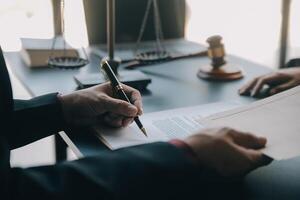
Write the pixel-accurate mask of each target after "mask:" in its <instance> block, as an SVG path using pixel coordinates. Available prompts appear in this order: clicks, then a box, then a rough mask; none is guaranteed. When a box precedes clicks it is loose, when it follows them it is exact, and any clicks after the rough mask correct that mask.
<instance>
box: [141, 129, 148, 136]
mask: <svg viewBox="0 0 300 200" xmlns="http://www.w3.org/2000/svg"><path fill="white" fill-rule="evenodd" d="M141 131H142V132H143V133H144V135H145V136H146V137H148V135H147V132H146V129H145V128H144V127H143V128H141Z"/></svg>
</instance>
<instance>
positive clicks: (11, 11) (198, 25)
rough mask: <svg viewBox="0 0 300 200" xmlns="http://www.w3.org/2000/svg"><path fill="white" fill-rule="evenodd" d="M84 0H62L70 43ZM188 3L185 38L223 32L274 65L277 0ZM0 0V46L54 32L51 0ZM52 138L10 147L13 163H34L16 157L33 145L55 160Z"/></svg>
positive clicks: (232, 43) (46, 160)
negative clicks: (19, 148)
mask: <svg viewBox="0 0 300 200" xmlns="http://www.w3.org/2000/svg"><path fill="white" fill-rule="evenodd" d="M82 1H84V0H65V8H66V9H65V23H66V39H67V41H68V42H69V43H70V44H71V45H72V46H74V47H81V46H87V45H88V38H87V37H88V36H87V32H86V24H85V15H84V12H83V2H82ZM187 3H188V8H187V9H188V25H187V27H186V38H187V39H189V40H192V41H196V42H199V43H202V44H205V40H206V38H207V37H209V36H211V35H215V34H219V35H221V36H223V38H224V44H225V46H226V51H227V52H228V53H230V54H235V55H238V56H240V57H243V58H246V59H249V60H251V61H254V62H257V63H259V64H263V65H265V66H268V67H270V68H276V67H278V66H277V63H278V57H277V53H278V47H279V34H280V23H281V4H282V1H281V0H244V1H241V0H226V1H224V0H187ZM0 5H1V6H0V26H1V27H3V28H1V31H0V45H1V47H2V48H3V50H4V51H15V50H20V49H21V42H20V38H21V37H28V38H51V37H53V35H54V29H53V26H52V25H51V24H53V14H52V4H51V1H50V0H0ZM299 8H300V1H292V5H291V15H290V16H291V19H290V20H291V21H290V22H291V23H290V37H289V50H290V51H289V56H288V58H290V57H295V56H298V57H299V56H300V54H298V55H297V50H298V49H300V11H299ZM298 52H300V51H298ZM14 82H15V85H14V86H13V87H14V93H15V94H14V95H15V97H19V98H28V97H29V95H28V94H26V92H25V90H24V88H22V86H21V84H18V83H17V82H16V81H14ZM52 143H53V138H52V137H49V138H46V139H44V140H41V141H38V142H36V143H34V144H32V145H31V146H30V148H28V147H23V148H22V149H21V150H15V151H13V152H12V163H13V165H15V166H30V165H32V163H31V162H30V160H28V161H26V159H24V158H23V159H18V158H19V157H23V155H29V154H26V151H31V153H30V154H31V155H32V157H31V159H34V160H35V161H36V162H35V163H34V164H35V165H38V164H50V163H54V155H51V156H49V153H47V152H49V149H52V148H53V145H52ZM35 151H39V152H38V153H35ZM53 151H54V150H53ZM27 153H28V152H27ZM45 155H47V156H45ZM71 157H72V155H71Z"/></svg>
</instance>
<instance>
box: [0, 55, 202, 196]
mask: <svg viewBox="0 0 300 200" xmlns="http://www.w3.org/2000/svg"><path fill="white" fill-rule="evenodd" d="M0 54H1V55H0V80H1V81H0V109H1V110H0V111H1V112H0V117H1V118H0V119H1V125H0V198H1V199H26V200H27V199H28V200H30V199H43V200H47V199H89V200H92V199H97V200H101V199H182V196H184V197H188V196H190V195H192V194H195V193H198V190H199V187H200V185H201V179H200V178H199V177H201V170H199V167H198V166H196V165H195V163H194V162H193V161H192V160H191V159H189V158H188V157H187V156H186V155H185V152H183V151H182V150H180V149H178V148H176V147H175V146H173V145H171V144H168V143H162V142H160V143H153V144H148V145H142V146H136V147H131V148H125V149H122V150H118V151H109V152H102V153H99V155H98V156H94V157H86V158H84V159H80V160H77V161H73V162H63V163H60V164H57V165H53V166H40V167H33V168H27V169H22V168H12V167H11V166H10V164H9V152H10V150H12V149H14V148H17V147H20V146H23V145H25V144H28V143H30V142H33V141H35V140H38V139H41V138H43V137H46V136H49V135H51V134H55V133H56V132H58V131H60V130H63V129H64V127H65V124H64V121H63V118H62V111H61V107H60V104H59V102H58V100H57V97H56V94H49V95H45V96H41V97H37V98H34V99H32V100H26V101H24V100H15V101H14V100H13V98H12V90H11V85H10V81H9V76H8V73H7V69H6V65H5V61H4V58H3V55H2V52H0ZM195 188H196V190H194V189H195Z"/></svg>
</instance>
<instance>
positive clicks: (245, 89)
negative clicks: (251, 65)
mask: <svg viewBox="0 0 300 200" xmlns="http://www.w3.org/2000/svg"><path fill="white" fill-rule="evenodd" d="M258 79H259V78H255V79H253V80H251V81H249V82H248V83H246V84H245V85H244V86H243V87H241V88H240V89H239V94H240V95H249V94H250V92H251V91H252V89H253V87H254V86H255V85H256V83H257V81H258Z"/></svg>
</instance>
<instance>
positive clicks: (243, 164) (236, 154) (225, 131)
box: [185, 128, 270, 177]
mask: <svg viewBox="0 0 300 200" xmlns="http://www.w3.org/2000/svg"><path fill="white" fill-rule="evenodd" d="M185 142H186V143H187V144H188V145H189V146H190V147H191V148H192V150H193V151H194V152H195V154H196V157H197V158H198V160H199V162H200V164H201V165H202V166H204V167H207V168H209V169H213V170H215V171H216V172H217V173H219V174H220V175H222V176H230V177H234V176H242V175H245V174H246V173H248V172H249V171H251V170H253V169H256V168H257V167H259V166H262V165H266V164H268V163H269V162H270V159H267V158H266V157H265V156H264V155H263V154H262V153H261V152H260V151H258V150H259V149H261V148H263V147H264V146H265V145H266V138H262V137H256V136H254V135H252V134H249V133H242V132H239V131H236V130H233V129H230V128H219V129H207V130H204V131H201V133H200V134H197V135H193V136H190V137H188V138H187V139H186V140H185Z"/></svg>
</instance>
